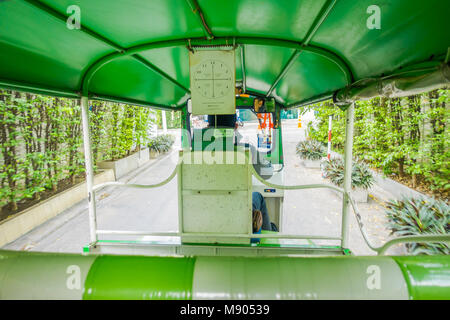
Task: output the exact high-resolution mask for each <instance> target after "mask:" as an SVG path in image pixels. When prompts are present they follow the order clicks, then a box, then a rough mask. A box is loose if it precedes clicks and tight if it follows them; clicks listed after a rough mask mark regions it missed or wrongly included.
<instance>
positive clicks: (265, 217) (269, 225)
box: [251, 192, 278, 243]
mask: <svg viewBox="0 0 450 320" xmlns="http://www.w3.org/2000/svg"><path fill="white" fill-rule="evenodd" d="M252 209H253V217H252V225H253V233H261V230H268V231H278V228H277V226H276V225H275V223H273V222H270V218H269V213H268V211H267V206H266V201H265V200H264V197H263V196H262V194H261V193H259V192H253V193H252ZM251 242H252V243H254V242H259V239H252V241H251Z"/></svg>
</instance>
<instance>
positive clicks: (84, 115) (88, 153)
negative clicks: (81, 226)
mask: <svg viewBox="0 0 450 320" xmlns="http://www.w3.org/2000/svg"><path fill="white" fill-rule="evenodd" d="M81 121H82V126H83V145H84V161H85V167H86V185H87V193H88V205H89V207H88V209H89V231H90V237H91V243H95V242H97V217H96V212H95V210H96V208H95V194H94V190H93V189H94V167H93V164H92V149H91V133H90V130H89V101H88V97H86V96H82V97H81Z"/></svg>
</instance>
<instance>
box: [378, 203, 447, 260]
mask: <svg viewBox="0 0 450 320" xmlns="http://www.w3.org/2000/svg"><path fill="white" fill-rule="evenodd" d="M386 214H387V217H388V219H389V222H388V224H387V226H388V228H389V229H390V230H391V234H394V235H396V236H411V235H423V234H448V233H449V232H450V206H449V205H448V204H446V203H445V202H444V201H441V200H436V199H429V198H406V197H404V198H403V199H401V200H391V201H389V202H388V203H387V211H386ZM406 248H407V250H408V252H409V253H412V254H447V255H448V254H450V248H449V246H448V245H447V244H445V243H408V244H406Z"/></svg>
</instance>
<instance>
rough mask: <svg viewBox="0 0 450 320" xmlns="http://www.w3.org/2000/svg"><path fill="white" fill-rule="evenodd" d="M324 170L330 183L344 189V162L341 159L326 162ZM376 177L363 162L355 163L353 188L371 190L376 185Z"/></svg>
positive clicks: (353, 166) (353, 167)
mask: <svg viewBox="0 0 450 320" xmlns="http://www.w3.org/2000/svg"><path fill="white" fill-rule="evenodd" d="M323 170H324V172H325V175H326V177H327V178H329V179H330V181H331V182H332V183H333V184H335V185H337V186H339V187H342V186H343V184H344V161H343V160H342V159H341V158H331V159H330V160H326V161H325V162H324V166H323ZM374 181H375V180H374V177H373V174H372V172H371V171H370V169H369V167H367V165H365V164H364V163H363V162H353V165H352V188H362V189H369V188H370V187H371V186H372V185H373V183H374Z"/></svg>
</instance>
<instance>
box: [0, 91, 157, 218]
mask: <svg viewBox="0 0 450 320" xmlns="http://www.w3.org/2000/svg"><path fill="white" fill-rule="evenodd" d="M89 113H90V126H91V142H92V146H93V155H94V159H93V160H94V165H95V163H96V161H97V160H111V159H119V158H121V157H123V156H126V155H127V154H129V153H130V152H132V151H133V150H135V149H139V148H140V146H141V145H145V144H146V143H147V141H148V137H149V133H150V132H149V124H150V122H151V121H152V120H151V116H152V114H154V111H152V110H150V109H147V108H137V107H135V106H129V105H123V104H112V103H108V102H102V101H90V112H89ZM81 137H82V128H81V107H80V101H79V100H73V99H66V98H55V97H49V96H42V95H34V94H29V93H25V94H24V93H19V92H15V91H9V90H0V208H6V210H8V211H12V212H14V211H17V210H19V209H20V208H19V205H21V204H23V203H24V201H23V200H24V199H27V198H33V200H40V198H41V194H42V192H44V191H45V190H46V189H47V190H51V191H52V192H55V191H57V188H58V186H59V185H60V181H62V180H65V179H67V180H68V181H70V182H71V183H75V181H76V177H77V176H80V174H82V173H83V172H84V171H85V169H84V153H83V148H82V138H81Z"/></svg>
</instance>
